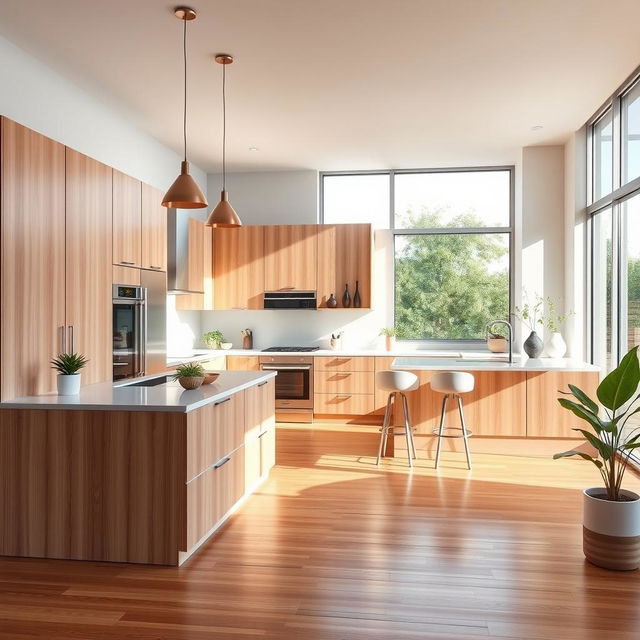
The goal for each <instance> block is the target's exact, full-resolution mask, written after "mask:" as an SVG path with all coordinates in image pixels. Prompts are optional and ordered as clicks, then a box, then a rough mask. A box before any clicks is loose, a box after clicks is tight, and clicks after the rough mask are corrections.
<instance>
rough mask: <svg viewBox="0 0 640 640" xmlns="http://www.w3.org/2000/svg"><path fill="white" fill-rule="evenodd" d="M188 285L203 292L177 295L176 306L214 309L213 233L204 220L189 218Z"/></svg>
mask: <svg viewBox="0 0 640 640" xmlns="http://www.w3.org/2000/svg"><path fill="white" fill-rule="evenodd" d="M188 233H189V241H188V257H187V259H188V261H189V263H188V272H187V273H188V276H187V277H188V287H189V289H190V290H192V291H202V292H203V293H190V294H186V295H185V294H181V295H179V296H176V308H177V309H183V310H190V311H207V310H211V309H213V273H212V266H213V264H212V263H213V260H212V255H211V252H212V243H213V238H212V233H211V227H207V226H206V225H205V223H204V222H202V220H198V219H197V218H189V229H188Z"/></svg>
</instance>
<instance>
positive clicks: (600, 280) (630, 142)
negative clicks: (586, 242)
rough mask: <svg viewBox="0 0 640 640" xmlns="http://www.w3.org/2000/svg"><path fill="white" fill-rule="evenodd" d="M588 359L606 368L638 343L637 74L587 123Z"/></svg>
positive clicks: (639, 195)
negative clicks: (589, 258) (589, 342)
mask: <svg viewBox="0 0 640 640" xmlns="http://www.w3.org/2000/svg"><path fill="white" fill-rule="evenodd" d="M588 133H589V138H590V144H589V145H588V149H589V158H588V160H589V162H588V166H589V167H590V175H589V184H590V189H589V193H588V198H589V202H590V204H589V206H588V208H587V212H588V214H589V216H590V221H591V264H592V269H591V283H592V285H591V314H592V322H591V326H592V343H591V346H592V360H593V362H594V363H595V364H598V365H600V366H601V367H603V369H604V370H605V371H610V370H611V369H612V368H614V367H615V366H616V365H617V364H618V362H620V360H621V359H622V357H623V356H624V354H625V353H627V351H628V350H629V349H631V348H632V347H634V346H636V345H640V79H639V78H638V77H636V78H634V79H633V80H632V81H631V82H629V83H626V84H625V85H624V86H623V87H621V88H620V89H619V91H617V92H616V93H615V94H614V95H613V97H612V98H611V99H610V100H609V101H608V103H607V104H606V105H605V106H604V107H603V109H602V111H601V114H598V115H597V116H595V117H594V118H593V119H592V121H591V123H590V125H589V127H588Z"/></svg>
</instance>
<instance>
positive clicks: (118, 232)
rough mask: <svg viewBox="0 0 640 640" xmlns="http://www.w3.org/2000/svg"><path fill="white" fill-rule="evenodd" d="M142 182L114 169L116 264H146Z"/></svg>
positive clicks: (114, 249)
mask: <svg viewBox="0 0 640 640" xmlns="http://www.w3.org/2000/svg"><path fill="white" fill-rule="evenodd" d="M141 225H142V183H141V182H140V180H136V179H135V178H132V177H131V176H128V175H125V174H124V173H121V172H120V171H116V170H115V169H114V170H113V263H114V264H122V265H125V266H128V267H140V266H142V256H141V250H142V244H141V237H140V230H141Z"/></svg>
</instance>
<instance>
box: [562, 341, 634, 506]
mask: <svg viewBox="0 0 640 640" xmlns="http://www.w3.org/2000/svg"><path fill="white" fill-rule="evenodd" d="M638 385H640V364H639V362H638V347H634V348H633V349H631V351H629V353H627V355H626V356H625V357H624V358H623V359H622V362H620V364H619V365H618V367H617V368H616V369H614V370H613V371H612V372H611V373H610V374H609V375H608V376H607V377H606V378H604V380H603V381H602V382H601V383H600V384H599V385H598V389H597V390H596V394H597V396H598V400H599V401H600V404H601V405H602V410H600V408H599V407H598V404H597V403H596V402H595V401H594V400H592V399H591V398H590V397H589V396H588V395H587V394H586V393H585V392H584V391H582V390H581V389H579V388H578V387H576V386H574V385H571V384H570V385H569V391H568V392H561V393H563V394H564V395H570V396H573V398H574V399H572V400H569V399H568V398H558V402H559V403H560V404H561V405H562V406H563V407H564V408H565V409H568V410H569V411H571V412H572V413H574V414H575V415H576V416H578V418H581V419H582V420H584V421H585V422H586V423H587V426H588V427H589V429H581V428H575V429H574V431H578V432H580V433H581V434H582V435H583V436H584V437H585V438H586V440H587V442H588V443H589V444H590V445H591V446H593V447H594V448H595V449H596V451H597V454H596V455H595V456H591V455H589V454H588V453H584V452H582V451H576V450H575V449H574V450H571V451H565V452H563V453H556V455H554V456H553V457H554V459H558V458H568V457H569V456H580V457H581V458H584V459H585V460H589V461H590V462H592V463H593V464H594V465H595V466H596V467H597V468H598V471H600V475H601V476H602V479H603V481H604V486H605V488H606V490H607V498H608V499H609V500H614V501H619V500H621V493H620V490H621V487H622V479H623V477H624V473H625V471H626V469H627V466H628V464H629V458H630V456H631V453H632V451H633V450H634V449H637V448H638V447H640V427H636V428H635V429H627V428H625V427H626V426H627V422H628V421H629V418H631V416H633V415H634V414H636V413H638V412H640V406H638V404H637V403H638V401H639V400H640V390H639V388H638ZM622 499H624V498H622Z"/></svg>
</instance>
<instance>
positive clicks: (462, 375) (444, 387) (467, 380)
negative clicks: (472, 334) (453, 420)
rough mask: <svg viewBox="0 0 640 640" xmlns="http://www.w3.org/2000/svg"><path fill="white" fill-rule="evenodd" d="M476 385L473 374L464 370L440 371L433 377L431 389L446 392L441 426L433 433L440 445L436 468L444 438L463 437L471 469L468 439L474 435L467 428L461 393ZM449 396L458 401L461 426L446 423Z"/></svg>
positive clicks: (443, 400)
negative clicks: (451, 425)
mask: <svg viewBox="0 0 640 640" xmlns="http://www.w3.org/2000/svg"><path fill="white" fill-rule="evenodd" d="M474 386H475V378H474V377H473V375H472V374H470V373H466V372H464V371H440V372H439V373H436V374H434V375H433V376H432V377H431V389H432V390H433V391H437V392H438V393H444V394H445V395H444V398H443V399H442V412H441V414H440V426H439V427H438V428H437V429H433V433H434V434H435V435H436V436H437V437H438V446H437V448H436V469H437V468H438V464H439V463H440V448H441V444H442V438H463V439H464V451H465V454H466V457H467V468H469V469H471V454H470V453H469V443H468V442H467V439H468V438H469V437H470V436H471V435H472V433H471V431H469V429H467V425H466V424H465V420H464V411H463V409H462V398H461V394H463V393H469V392H470V391H473V389H474ZM449 398H451V399H455V400H456V401H457V403H458V412H459V413H460V426H459V427H447V426H446V425H445V416H446V414H447V402H448V401H449Z"/></svg>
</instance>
